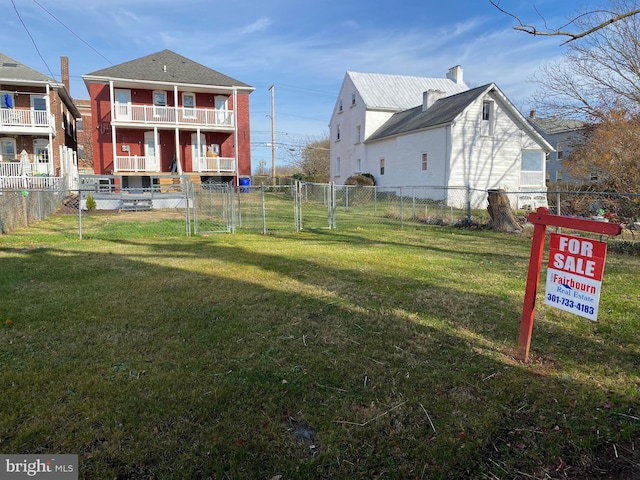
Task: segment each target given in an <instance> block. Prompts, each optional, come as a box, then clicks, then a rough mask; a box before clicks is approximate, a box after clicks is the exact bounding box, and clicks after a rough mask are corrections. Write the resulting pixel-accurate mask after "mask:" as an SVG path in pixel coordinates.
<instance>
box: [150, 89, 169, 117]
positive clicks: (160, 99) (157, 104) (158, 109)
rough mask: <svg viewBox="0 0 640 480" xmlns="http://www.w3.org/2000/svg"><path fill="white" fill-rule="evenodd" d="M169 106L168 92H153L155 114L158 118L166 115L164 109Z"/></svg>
mask: <svg viewBox="0 0 640 480" xmlns="http://www.w3.org/2000/svg"><path fill="white" fill-rule="evenodd" d="M166 106H167V92H163V91H161V90H154V91H153V114H154V115H155V116H156V117H158V116H161V115H162V114H163V113H164V107H166Z"/></svg>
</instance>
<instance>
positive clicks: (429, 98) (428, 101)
mask: <svg viewBox="0 0 640 480" xmlns="http://www.w3.org/2000/svg"><path fill="white" fill-rule="evenodd" d="M446 95H447V94H446V93H445V92H443V91H442V90H427V91H426V92H423V93H422V111H423V112H424V111H425V110H427V108H430V107H431V106H433V104H434V103H436V102H437V101H438V100H440V99H441V98H444V97H445V96H446Z"/></svg>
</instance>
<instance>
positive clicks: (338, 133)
mask: <svg viewBox="0 0 640 480" xmlns="http://www.w3.org/2000/svg"><path fill="white" fill-rule="evenodd" d="M339 140H340V125H338V126H337V127H336V142H337V141H339Z"/></svg>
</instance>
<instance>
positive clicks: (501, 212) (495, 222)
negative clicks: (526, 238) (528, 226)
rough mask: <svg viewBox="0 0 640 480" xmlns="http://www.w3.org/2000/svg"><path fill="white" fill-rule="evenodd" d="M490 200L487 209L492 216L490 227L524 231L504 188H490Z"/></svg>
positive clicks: (504, 230) (500, 230)
mask: <svg viewBox="0 0 640 480" xmlns="http://www.w3.org/2000/svg"><path fill="white" fill-rule="evenodd" d="M488 201H489V206H488V207H487V211H488V212H489V216H490V217H491V220H489V224H488V225H487V227H488V228H490V229H491V230H496V231H498V232H520V231H522V227H521V226H520V224H519V223H518V220H517V219H516V217H515V215H514V214H513V211H512V210H511V204H510V203H509V197H507V194H506V193H505V191H504V190H489V192H488Z"/></svg>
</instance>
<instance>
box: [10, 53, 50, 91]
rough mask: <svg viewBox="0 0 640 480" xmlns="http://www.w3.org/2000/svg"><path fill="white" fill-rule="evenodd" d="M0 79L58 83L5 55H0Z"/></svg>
mask: <svg viewBox="0 0 640 480" xmlns="http://www.w3.org/2000/svg"><path fill="white" fill-rule="evenodd" d="M0 78H1V79H2V80H3V81H9V82H10V81H16V82H32V83H48V84H51V85H57V84H58V82H57V81H55V80H54V79H53V78H51V77H47V76H46V75H44V74H42V73H40V72H38V71H37V70H34V69H33V68H31V67H27V66H26V65H24V64H23V63H20V62H18V61H17V60H14V59H13V58H11V57H8V56H7V55H5V54H3V53H0Z"/></svg>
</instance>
